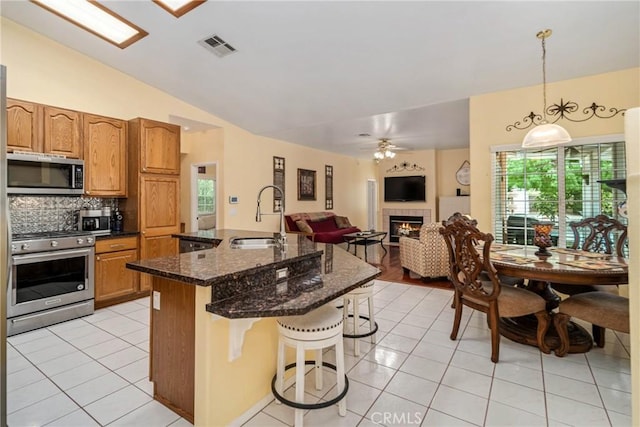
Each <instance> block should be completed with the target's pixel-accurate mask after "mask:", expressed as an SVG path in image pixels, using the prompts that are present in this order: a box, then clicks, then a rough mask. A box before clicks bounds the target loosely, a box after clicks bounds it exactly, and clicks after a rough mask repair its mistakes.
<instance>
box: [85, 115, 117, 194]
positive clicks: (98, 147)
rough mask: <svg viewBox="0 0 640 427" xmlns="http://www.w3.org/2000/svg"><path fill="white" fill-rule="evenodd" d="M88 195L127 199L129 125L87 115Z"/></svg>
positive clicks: (86, 167) (86, 185) (86, 162)
mask: <svg viewBox="0 0 640 427" xmlns="http://www.w3.org/2000/svg"><path fill="white" fill-rule="evenodd" d="M82 123H83V139H84V162H85V163H84V167H85V183H84V185H85V194H86V195H88V196H104V197H127V122H126V121H124V120H119V119H113V118H110V117H102V116H96V115H93V114H84V115H83V120H82Z"/></svg>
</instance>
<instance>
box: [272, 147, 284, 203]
mask: <svg viewBox="0 0 640 427" xmlns="http://www.w3.org/2000/svg"><path fill="white" fill-rule="evenodd" d="M284 182H285V181H284V157H278V156H273V185H275V186H277V187H280V189H281V190H282V192H283V193H285V188H284ZM281 210H282V195H281V194H280V193H279V192H277V191H276V190H273V212H280V211H281Z"/></svg>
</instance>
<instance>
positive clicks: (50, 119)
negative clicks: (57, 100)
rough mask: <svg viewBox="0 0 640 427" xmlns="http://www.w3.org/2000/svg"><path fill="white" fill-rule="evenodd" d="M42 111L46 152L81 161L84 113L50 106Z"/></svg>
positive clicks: (46, 106)
mask: <svg viewBox="0 0 640 427" xmlns="http://www.w3.org/2000/svg"><path fill="white" fill-rule="evenodd" d="M42 111H43V112H42V124H43V132H44V133H43V137H44V152H45V153H51V154H61V155H63V156H67V157H70V158H73V159H81V158H82V157H83V154H84V153H83V152H82V113H80V112H78V111H72V110H65V109H62V108H57V107H50V106H48V105H45V106H44V107H43V109H42Z"/></svg>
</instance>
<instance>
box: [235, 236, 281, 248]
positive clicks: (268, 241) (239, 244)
mask: <svg viewBox="0 0 640 427" xmlns="http://www.w3.org/2000/svg"><path fill="white" fill-rule="evenodd" d="M278 244H279V242H278V240H277V239H275V238H273V237H233V238H231V240H230V241H229V246H230V247H231V249H267V248H272V247H274V246H278Z"/></svg>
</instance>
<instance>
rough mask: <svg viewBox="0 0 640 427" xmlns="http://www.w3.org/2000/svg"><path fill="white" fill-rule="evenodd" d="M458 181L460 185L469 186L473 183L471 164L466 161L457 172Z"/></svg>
mask: <svg viewBox="0 0 640 427" xmlns="http://www.w3.org/2000/svg"><path fill="white" fill-rule="evenodd" d="M456 181H458V184H460V185H469V184H470V183H471V164H469V162H468V161H466V160H465V161H464V162H463V163H462V165H461V166H460V168H459V169H458V171H457V172H456Z"/></svg>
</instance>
